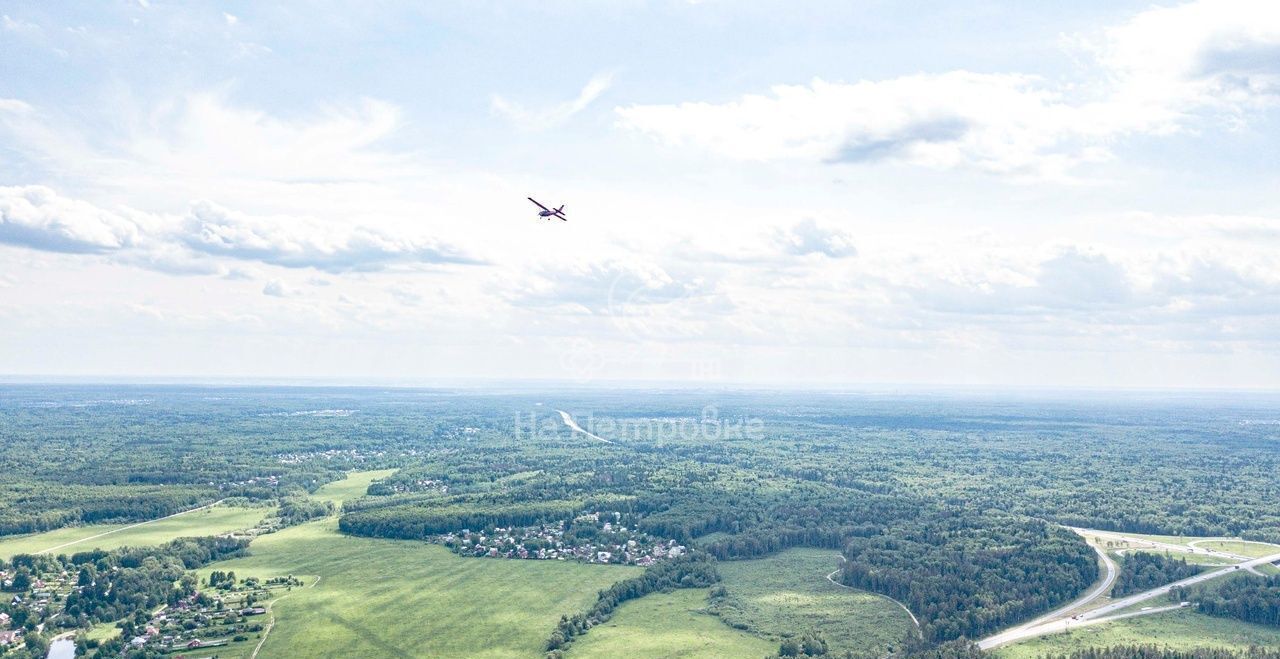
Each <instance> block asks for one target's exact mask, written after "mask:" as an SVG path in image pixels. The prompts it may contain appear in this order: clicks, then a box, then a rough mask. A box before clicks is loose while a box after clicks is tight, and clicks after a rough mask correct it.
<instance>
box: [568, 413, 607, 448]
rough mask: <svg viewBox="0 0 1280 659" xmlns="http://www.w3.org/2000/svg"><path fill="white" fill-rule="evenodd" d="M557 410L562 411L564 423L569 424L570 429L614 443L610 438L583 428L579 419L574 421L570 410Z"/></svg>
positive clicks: (597, 439) (595, 438) (598, 439)
mask: <svg viewBox="0 0 1280 659" xmlns="http://www.w3.org/2000/svg"><path fill="white" fill-rule="evenodd" d="M556 411H557V412H559V413H560V418H561V419H563V420H564V425H566V426H569V429H570V430H573V431H574V432H580V433H582V434H584V435H586V436H587V437H590V438H591V439H594V440H596V441H601V442H604V443H605V444H612V443H613V442H611V441H609V440H607V439H605V438H603V437H601V436H600V435H595V434H592V433H589V432H587V431H585V430H583V429H582V426H580V425H578V422H577V421H574V420H573V417H572V416H569V413H568V412H566V411H564V410H556Z"/></svg>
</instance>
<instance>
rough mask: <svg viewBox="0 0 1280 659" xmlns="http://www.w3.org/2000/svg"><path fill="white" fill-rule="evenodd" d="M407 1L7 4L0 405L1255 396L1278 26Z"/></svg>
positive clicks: (1179, 19) (1092, 11) (946, 9)
mask: <svg viewBox="0 0 1280 659" xmlns="http://www.w3.org/2000/svg"><path fill="white" fill-rule="evenodd" d="M415 4H417V3H398V2H370V3H360V4H359V5H358V6H357V5H349V4H346V3H336V2H334V3H305V4H304V3H288V2H245V3H190V2H183V3H178V2H164V1H162V0H147V1H146V2H140V1H137V0H130V1H127V2H126V1H124V0H120V1H118V2H107V3H97V4H94V5H92V6H86V5H85V4H84V3H58V2H38V3H37V2H0V373H11V374H47V375H87V376H108V375H150V376H178V375H181V376H217V377H228V376H230V377H234V376H309V377H334V378H339V379H341V378H356V377H361V378H364V377H386V378H399V379H414V378H421V379H424V380H427V379H431V380H436V381H438V380H441V379H445V380H447V379H449V378H464V377H465V378H470V377H482V378H539V379H565V380H572V381H583V382H587V381H607V380H635V379H657V380H674V381H733V382H756V383H773V384H800V383H814V384H822V383H827V384H837V383H838V384H856V383H876V382H903V383H918V384H970V383H972V384H996V385H1040V386H1054V385H1077V386H1134V387H1144V386H1148V387H1149V386H1177V387H1263V388H1275V387H1278V386H1280V350H1277V348H1280V259H1276V258H1275V257H1274V254H1275V253H1276V249H1277V247H1280V195H1277V191H1278V190H1280V165H1278V163H1280V160H1277V159H1276V158H1275V156H1274V154H1275V153H1277V152H1278V151H1280V111H1278V110H1277V104H1278V102H1280V8H1277V6H1276V5H1275V4H1274V3H1270V2H1263V1H1260V0H1259V1H1246V0H1218V1H1214V2H1208V1H1201V2H1185V3H1177V2H1169V3H1166V4H1162V5H1153V4H1151V3H1148V2H1107V3H1048V2H1044V3H1038V2H1037V3H1028V2H976V3H954V2H951V3H944V2H916V3H899V2H857V3H839V2H830V3H827V2H812V3H794V2H750V3H744V2H728V1H721V0H703V1H701V2H677V1H674V0H673V1H670V2H640V1H636V2H609V3H604V2H536V3H535V2H529V3H520V2H501V3H499V2H492V3H489V2H468V3H436V4H437V5H439V6H436V7H432V8H427V9H424V8H421V7H415V6H413V5H415ZM527 195H533V196H535V197H538V198H539V199H541V200H543V201H546V202H551V203H556V204H559V203H565V204H567V208H566V210H567V211H568V213H569V216H570V218H571V220H572V221H571V222H569V223H567V224H560V223H557V224H554V225H551V224H548V223H546V222H540V221H538V220H536V219H535V217H534V216H533V214H532V213H531V212H530V211H531V210H533V208H532V206H531V205H530V204H528V202H526V201H525V199H524V197H525V196H527Z"/></svg>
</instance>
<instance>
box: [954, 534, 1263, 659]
mask: <svg viewBox="0 0 1280 659" xmlns="http://www.w3.org/2000/svg"><path fill="white" fill-rule="evenodd" d="M1095 549H1096V547H1095ZM1276 561H1280V554H1272V555H1270V556H1263V557H1261V558H1253V559H1250V560H1247V561H1244V562H1243V563H1240V564H1239V565H1231V566H1227V567H1223V568H1219V569H1217V570H1211V571H1208V572H1202V573H1200V574H1197V575H1195V576H1193V577H1188V578H1186V579H1183V580H1181V581H1175V582H1173V583H1170V584H1165V585H1163V586H1160V587H1159V588H1152V589H1151V590H1147V591H1143V592H1141V593H1137V594H1136V595H1129V596H1128V597H1122V598H1120V599H1118V600H1115V601H1114V602H1111V603H1110V604H1107V605H1106V606H1100V607H1098V608H1096V609H1093V610H1090V611H1086V612H1084V613H1080V614H1077V615H1075V616H1073V617H1071V618H1064V619H1061V620H1053V621H1050V622H1041V623H1039V624H1036V621H1032V622H1031V623H1028V624H1026V625H1022V626H1020V627H1015V628H1013V629H1010V630H1008V631H1004V632H1001V633H999V634H996V635H994V636H989V637H987V638H985V639H982V640H981V641H979V642H978V647H980V648H982V649H983V650H990V649H992V648H997V647H1000V646H1001V645H1007V644H1009V643H1013V642H1014V641H1021V640H1025V639H1028V638H1035V637H1036V636H1044V635H1047V634H1056V633H1059V632H1065V631H1068V630H1071V629H1075V628H1077V627H1084V626H1087V625H1096V624H1098V623H1103V622H1110V621H1113V620H1121V619H1124V618H1133V617H1136V616H1144V615H1151V614H1154V613H1163V612H1165V611H1171V610H1173V609H1178V608H1181V607H1182V606H1183V605H1182V604H1173V605H1170V606H1161V607H1152V608H1150V609H1146V610H1142V611H1130V612H1127V613H1120V611H1121V610H1122V609H1127V608H1129V607H1132V606H1135V605H1137V604H1141V603H1143V602H1146V601H1148V600H1152V599H1155V598H1157V597H1160V596H1162V595H1168V594H1169V592H1170V591H1172V590H1173V589H1174V588H1179V587H1183V586H1191V585H1194V584H1198V583H1203V582H1205V581H1209V580H1211V579H1217V578H1220V577H1224V576H1226V575H1228V574H1232V573H1234V572H1237V571H1238V570H1252V569H1253V568H1256V567H1257V566H1259V565H1265V564H1267V563H1274V562H1276ZM1095 597H1096V596H1095ZM1077 601H1079V600H1077ZM1058 612H1062V609H1059V611H1058ZM1058 612H1055V613H1058ZM1040 619H1041V620H1044V617H1041V618H1040Z"/></svg>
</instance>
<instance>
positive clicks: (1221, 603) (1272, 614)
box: [1172, 575, 1280, 627]
mask: <svg viewBox="0 0 1280 659" xmlns="http://www.w3.org/2000/svg"><path fill="white" fill-rule="evenodd" d="M1172 596H1173V597H1178V598H1182V599H1185V600H1186V601H1190V602H1193V603H1195V605H1196V608H1197V610H1199V611H1200V612H1202V613H1207V614H1209V615H1214V616H1221V617H1224V618H1235V619H1236V620H1243V621H1245V622H1254V623H1258V624H1260V625H1271V626H1273V627H1280V575H1277V576H1271V577H1266V578H1258V577H1249V576H1240V577H1236V578H1232V579H1226V580H1224V583H1221V584H1214V585H1212V586H1210V585H1205V586H1198V587H1193V588H1190V589H1186V588H1182V589H1176V590H1175V591H1174V593H1172Z"/></svg>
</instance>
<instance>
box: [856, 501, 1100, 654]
mask: <svg viewBox="0 0 1280 659" xmlns="http://www.w3.org/2000/svg"><path fill="white" fill-rule="evenodd" d="M844 555H845V558H846V561H845V563H844V564H843V565H842V566H841V568H840V580H841V581H842V582H843V583H845V584H847V585H850V586H855V587H857V588H863V589H866V590H871V591H874V592H878V593H883V594H885V595H888V596H890V597H893V598H895V599H897V600H899V601H901V602H903V603H904V604H906V605H907V607H908V608H909V609H911V610H912V612H914V613H915V614H916V615H917V616H918V617H919V618H920V619H921V625H922V631H923V632H924V635H925V637H926V638H928V639H930V640H933V641H949V640H953V639H957V638H961V637H967V638H978V637H980V636H982V635H984V634H986V633H989V632H992V631H995V630H997V629H999V628H1001V627H1004V626H1007V625H1009V624H1011V623H1014V622H1018V621H1020V620H1023V619H1026V618H1030V617H1032V616H1034V615H1035V614H1037V613H1041V612H1044V611H1047V610H1049V609H1050V608H1052V607H1054V606H1056V605H1058V604H1062V603H1064V602H1066V601H1068V600H1070V599H1071V598H1073V597H1075V596H1076V595H1077V594H1079V593H1080V592H1082V591H1083V590H1085V589H1086V588H1087V587H1088V586H1089V584H1091V583H1093V582H1094V581H1095V580H1096V579H1097V578H1098V564H1097V560H1096V558H1095V556H1094V553H1093V550H1092V549H1090V548H1089V547H1088V546H1087V545H1085V544H1084V543H1083V542H1081V540H1080V538H1079V537H1078V536H1076V535H1075V534H1073V533H1071V532H1070V531H1067V530H1065V529H1062V528H1058V527H1054V526H1051V525H1049V524H1046V523H1044V522H1040V521H1036V520H1026V519H1021V520H1020V519H1017V518H1014V517H1009V516H1005V515H992V514H976V513H969V512H965V511H963V510H959V509H956V510H948V511H944V512H943V513H940V514H937V515H931V516H926V517H918V518H913V519H910V520H904V521H903V522H901V523H899V524H897V525H895V526H894V527H892V528H890V529H887V530H886V531H885V532H884V533H882V534H879V535H876V536H871V537H866V538H853V539H851V540H849V543H848V544H847V545H846V546H845V550H844Z"/></svg>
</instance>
